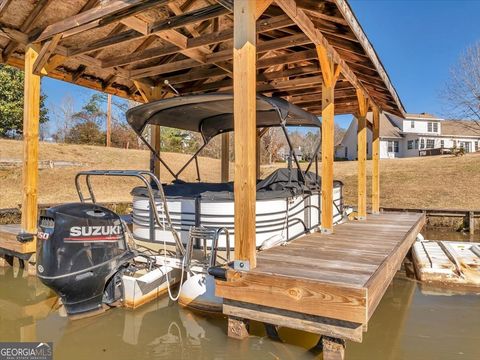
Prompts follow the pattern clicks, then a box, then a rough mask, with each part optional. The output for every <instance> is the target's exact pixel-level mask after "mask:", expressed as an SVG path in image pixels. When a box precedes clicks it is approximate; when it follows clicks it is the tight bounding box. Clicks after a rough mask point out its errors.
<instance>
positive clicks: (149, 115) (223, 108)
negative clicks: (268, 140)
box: [127, 94, 322, 141]
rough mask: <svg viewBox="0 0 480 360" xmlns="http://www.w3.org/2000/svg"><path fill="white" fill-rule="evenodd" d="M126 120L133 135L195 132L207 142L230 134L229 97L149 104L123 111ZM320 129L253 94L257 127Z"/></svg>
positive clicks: (289, 107)
mask: <svg viewBox="0 0 480 360" xmlns="http://www.w3.org/2000/svg"><path fill="white" fill-rule="evenodd" d="M127 121H128V123H129V124H130V126H132V128H133V129H134V130H135V132H136V133H137V134H141V133H142V132H143V130H144V129H145V127H146V126H147V125H160V126H167V127H172V128H177V129H182V130H189V131H195V132H199V133H200V134H201V135H202V137H203V138H204V139H205V140H206V141H209V140H210V139H212V138H213V137H214V136H216V135H218V134H220V133H224V132H229V131H233V94H205V95H189V96H178V97H172V98H169V99H163V100H159V101H154V102H150V103H147V104H144V105H140V106H137V107H135V108H133V109H130V110H128V111H127ZM282 123H284V124H285V125H286V126H308V127H319V128H320V127H321V126H322V124H321V122H320V120H319V119H318V118H317V117H316V116H315V115H313V114H312V113H309V112H307V111H305V110H303V109H302V108H300V107H298V106H296V105H293V104H291V103H289V102H288V101H286V100H284V99H281V98H274V97H267V96H263V95H257V127H258V128H263V127H272V126H281V125H282Z"/></svg>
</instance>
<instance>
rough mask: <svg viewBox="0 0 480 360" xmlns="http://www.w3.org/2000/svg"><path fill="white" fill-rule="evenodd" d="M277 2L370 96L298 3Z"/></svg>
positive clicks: (292, 1)
mask: <svg viewBox="0 0 480 360" xmlns="http://www.w3.org/2000/svg"><path fill="white" fill-rule="evenodd" d="M276 3H277V5H278V6H280V7H281V8H282V10H283V11H285V13H286V14H287V15H288V16H290V17H291V18H292V20H294V21H295V23H296V24H297V25H298V27H299V28H300V29H301V30H302V31H303V32H304V33H305V35H307V36H308V37H309V38H310V40H312V42H313V43H314V44H315V45H321V46H323V47H324V48H325V49H326V51H327V52H328V53H329V54H330V55H331V57H332V59H333V61H334V62H335V63H336V64H339V65H340V66H341V69H342V74H343V76H344V77H345V78H346V79H347V80H348V81H350V82H351V83H352V85H354V86H355V87H357V88H361V89H362V90H363V91H364V93H365V94H366V96H368V92H367V91H366V90H365V88H364V86H363V84H362V83H361V81H360V80H359V79H358V78H357V76H356V75H355V73H354V72H353V71H352V70H351V69H350V67H349V66H348V65H347V63H346V62H345V61H344V60H343V58H342V57H341V56H340V55H339V54H338V52H337V51H336V50H335V49H334V48H333V47H332V45H331V44H330V43H329V42H328V40H327V39H326V38H325V36H324V35H323V34H322V33H321V31H320V30H318V29H317V28H316V27H315V25H314V24H313V22H312V20H310V18H309V17H308V16H307V15H306V14H305V12H304V11H303V10H302V9H301V8H299V7H298V6H297V5H296V3H295V0H276Z"/></svg>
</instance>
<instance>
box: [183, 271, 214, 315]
mask: <svg viewBox="0 0 480 360" xmlns="http://www.w3.org/2000/svg"><path fill="white" fill-rule="evenodd" d="M178 303H179V304H180V305H181V306H185V307H190V308H193V309H197V310H203V311H209V312H221V311H222V307H223V298H220V297H218V296H215V278H214V277H213V276H212V275H209V274H205V273H199V274H195V275H192V276H190V277H189V278H188V279H187V281H185V282H184V283H183V286H182V290H181V291H180V296H179V298H178Z"/></svg>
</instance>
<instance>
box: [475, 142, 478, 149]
mask: <svg viewBox="0 0 480 360" xmlns="http://www.w3.org/2000/svg"><path fill="white" fill-rule="evenodd" d="M475 151H478V141H475Z"/></svg>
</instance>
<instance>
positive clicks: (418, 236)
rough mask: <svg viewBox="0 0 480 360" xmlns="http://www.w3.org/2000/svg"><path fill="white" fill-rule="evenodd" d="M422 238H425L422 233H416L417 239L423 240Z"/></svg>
mask: <svg viewBox="0 0 480 360" xmlns="http://www.w3.org/2000/svg"><path fill="white" fill-rule="evenodd" d="M424 240H425V238H424V237H423V235H422V234H420V233H418V234H417V241H424Z"/></svg>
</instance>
